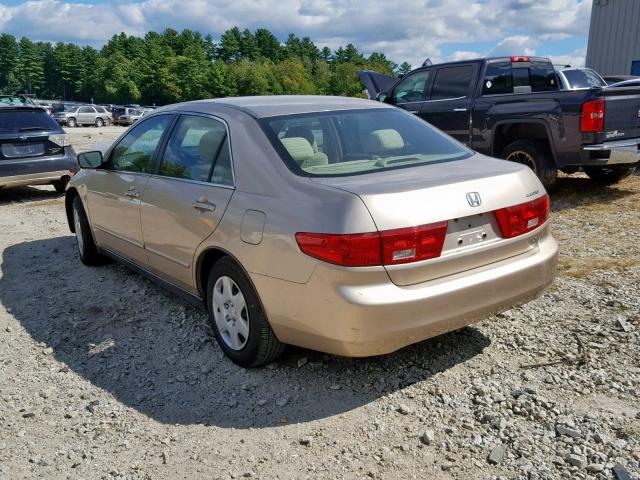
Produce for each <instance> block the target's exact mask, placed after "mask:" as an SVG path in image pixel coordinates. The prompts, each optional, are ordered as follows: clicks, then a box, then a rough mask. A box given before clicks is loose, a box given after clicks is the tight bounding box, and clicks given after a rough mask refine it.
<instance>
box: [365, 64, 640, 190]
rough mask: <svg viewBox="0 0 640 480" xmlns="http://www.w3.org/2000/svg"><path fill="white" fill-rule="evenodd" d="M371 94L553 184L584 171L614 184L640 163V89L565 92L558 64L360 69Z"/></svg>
mask: <svg viewBox="0 0 640 480" xmlns="http://www.w3.org/2000/svg"><path fill="white" fill-rule="evenodd" d="M358 73H359V75H360V78H361V79H362V81H363V83H364V85H365V87H366V89H367V92H368V94H369V96H370V97H371V98H377V99H378V100H380V101H383V102H385V103H390V104H392V105H395V106H397V107H399V108H403V109H405V110H408V111H410V112H412V113H415V114H416V115H418V116H419V117H421V118H423V119H424V120H426V121H428V122H429V123H431V124H432V125H434V126H436V127H438V128H439V129H440V130H443V131H444V132H446V133H448V134H449V135H451V136H452V137H454V138H456V139H458V140H459V141H460V142H462V143H464V144H466V145H467V146H469V147H471V148H473V149H474V150H476V151H478V152H480V153H484V154H487V155H491V156H494V157H500V158H505V159H508V160H513V161H517V162H521V163H524V164H526V165H528V166H529V167H531V169H532V170H534V171H535V172H536V174H537V175H538V177H539V178H540V179H541V180H542V182H543V183H544V185H545V187H547V188H548V189H552V188H553V186H554V185H555V183H556V179H557V172H558V170H560V171H563V172H566V173H574V172H576V171H578V169H579V168H582V169H583V170H584V172H585V173H586V174H587V175H588V176H589V177H590V178H591V179H592V180H594V181H596V182H598V183H601V184H604V185H610V184H613V183H616V182H618V181H620V180H621V179H623V178H625V177H627V176H628V175H631V173H632V172H633V171H634V170H635V168H636V167H637V165H638V162H639V161H640V151H639V149H638V146H639V145H640V88H638V87H628V88H607V87H594V88H588V89H581V90H560V89H559V87H558V79H557V76H556V72H555V71H554V68H553V65H552V63H551V61H549V60H548V59H546V58H540V57H501V58H484V59H474V60H468V61H460V62H451V63H442V64H439V65H429V66H425V67H421V68H418V69H416V70H413V71H412V72H410V73H408V74H407V75H406V76H404V77H402V78H400V79H398V78H391V77H388V76H385V75H381V74H379V73H376V72H372V71H360V72H358Z"/></svg>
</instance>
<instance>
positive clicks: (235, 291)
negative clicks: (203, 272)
mask: <svg viewBox="0 0 640 480" xmlns="http://www.w3.org/2000/svg"><path fill="white" fill-rule="evenodd" d="M207 308H208V310H209V321H210V323H211V326H212V327H213V332H214V334H215V337H216V340H217V341H218V344H219V345H220V348H222V351H224V353H225V354H226V355H227V357H229V358H230V359H231V360H233V361H234V362H235V363H237V364H238V365H241V366H243V367H258V366H260V365H264V364H266V363H270V362H272V361H273V360H274V359H275V358H276V357H278V356H279V355H280V354H281V353H282V351H283V350H284V344H283V343H281V342H280V341H279V340H278V339H277V337H276V336H275V334H274V333H273V330H272V329H271V326H270V325H269V322H268V320H267V316H266V314H265V312H264V309H263V308H262V303H261V302H260V298H259V297H258V293H257V292H256V290H255V288H254V287H253V285H252V284H251V281H250V280H249V279H248V278H247V276H246V274H245V273H244V272H243V270H242V269H241V268H240V267H239V266H238V265H237V264H236V263H235V262H234V261H233V260H232V259H231V258H229V257H223V258H221V259H220V260H218V261H217V262H216V263H214V264H213V267H211V272H210V273H209V280H208V282H207Z"/></svg>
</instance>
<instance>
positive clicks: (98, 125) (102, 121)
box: [96, 118, 104, 128]
mask: <svg viewBox="0 0 640 480" xmlns="http://www.w3.org/2000/svg"><path fill="white" fill-rule="evenodd" d="M96 127H97V128H100V127H104V120H102V119H101V118H96Z"/></svg>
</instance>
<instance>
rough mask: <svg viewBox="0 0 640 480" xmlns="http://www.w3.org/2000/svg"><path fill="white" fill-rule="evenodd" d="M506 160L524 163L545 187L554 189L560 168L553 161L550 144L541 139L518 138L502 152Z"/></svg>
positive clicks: (549, 189)
mask: <svg viewBox="0 0 640 480" xmlns="http://www.w3.org/2000/svg"><path fill="white" fill-rule="evenodd" d="M500 156H501V157H502V158H504V159H505V160H509V161H512V162H517V163H522V164H524V165H526V166H527V167H529V168H530V169H531V170H533V172H534V173H535V174H536V175H537V176H538V178H539V179H540V181H541V182H542V184H543V185H544V188H546V189H547V190H548V191H551V190H553V188H554V187H555V185H556V182H557V180H558V169H557V168H556V165H555V163H554V162H553V156H552V155H551V151H550V150H549V146H548V145H546V144H545V143H544V142H541V141H540V140H516V141H515V142H512V143H510V144H509V145H507V146H506V147H505V148H504V150H502V153H501V154H500Z"/></svg>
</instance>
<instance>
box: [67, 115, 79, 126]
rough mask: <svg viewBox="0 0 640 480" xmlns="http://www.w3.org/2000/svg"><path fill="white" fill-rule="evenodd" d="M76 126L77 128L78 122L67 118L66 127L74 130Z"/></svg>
mask: <svg viewBox="0 0 640 480" xmlns="http://www.w3.org/2000/svg"><path fill="white" fill-rule="evenodd" d="M77 126H78V122H77V121H76V119H75V118H73V117H72V118H69V119H68V120H67V127H69V128H74V127H77Z"/></svg>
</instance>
